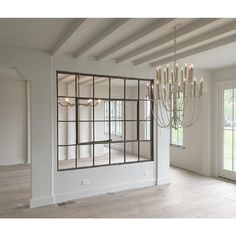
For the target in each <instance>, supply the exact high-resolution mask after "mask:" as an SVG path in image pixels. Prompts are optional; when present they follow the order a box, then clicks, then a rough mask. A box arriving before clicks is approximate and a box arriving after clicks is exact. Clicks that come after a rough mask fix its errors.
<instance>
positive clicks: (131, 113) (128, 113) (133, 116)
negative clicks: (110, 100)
mask: <svg viewBox="0 0 236 236" xmlns="http://www.w3.org/2000/svg"><path fill="white" fill-rule="evenodd" d="M137 106H138V102H137V101H126V102H125V119H126V120H137Z"/></svg>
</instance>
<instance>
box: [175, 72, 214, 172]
mask: <svg viewBox="0 0 236 236" xmlns="http://www.w3.org/2000/svg"><path fill="white" fill-rule="evenodd" d="M195 75H196V77H197V78H201V77H203V78H204V91H203V98H202V107H201V113H200V117H199V120H198V121H197V123H196V124H195V125H193V126H191V127H189V128H185V129H184V135H183V137H184V142H183V144H184V149H181V148H178V147H175V146H170V163H171V165H173V166H177V167H181V168H184V169H187V170H191V171H194V172H197V173H200V174H203V175H211V157H212V155H211V119H212V117H211V114H212V104H211V99H212V73H211V71H207V70H196V71H195Z"/></svg>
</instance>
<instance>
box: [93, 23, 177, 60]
mask: <svg viewBox="0 0 236 236" xmlns="http://www.w3.org/2000/svg"><path fill="white" fill-rule="evenodd" d="M174 20H175V19H169V18H166V19H161V20H157V21H155V23H153V24H151V25H150V26H149V27H145V28H144V29H142V30H140V31H138V32H137V33H135V34H133V35H131V36H130V37H128V38H127V39H125V40H123V41H121V42H120V43H117V44H116V45H114V46H112V47H111V48H109V49H108V50H106V51H105V52H102V53H101V54H99V55H97V56H96V57H95V58H96V60H101V59H104V58H106V57H108V56H109V55H111V54H113V53H114V52H117V51H119V50H121V49H122V48H124V47H127V46H128V45H130V44H132V43H134V42H135V41H137V40H139V39H141V38H143V37H144V36H146V35H147V34H150V33H152V32H153V31H155V30H158V29H159V28H161V27H163V26H165V25H166V24H169V23H170V22H172V21H174Z"/></svg>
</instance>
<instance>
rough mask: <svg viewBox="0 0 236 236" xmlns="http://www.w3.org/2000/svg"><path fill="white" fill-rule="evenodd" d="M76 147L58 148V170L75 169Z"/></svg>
mask: <svg viewBox="0 0 236 236" xmlns="http://www.w3.org/2000/svg"><path fill="white" fill-rule="evenodd" d="M75 150H76V146H66V147H58V169H59V170H64V169H71V168H76V166H75V165H76V164H75V163H76V162H75Z"/></svg>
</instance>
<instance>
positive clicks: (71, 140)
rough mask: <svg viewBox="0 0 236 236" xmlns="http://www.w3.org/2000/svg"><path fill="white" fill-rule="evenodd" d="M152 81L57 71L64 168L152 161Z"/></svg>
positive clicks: (61, 165)
mask: <svg viewBox="0 0 236 236" xmlns="http://www.w3.org/2000/svg"><path fill="white" fill-rule="evenodd" d="M147 83H150V84H152V83H153V80H148V79H136V78H120V77H111V76H104V75H103V76H99V75H91V74H78V73H70V72H69V73H67V72H57V168H58V170H59V171H61V170H72V169H80V168H91V167H97V166H107V165H113V164H126V163H136V162H143V161H152V160H153V131H152V129H151V127H152V126H153V123H152V122H153V119H152V116H151V108H152V102H151V101H147V98H146V96H147ZM143 127H144V128H143Z"/></svg>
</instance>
